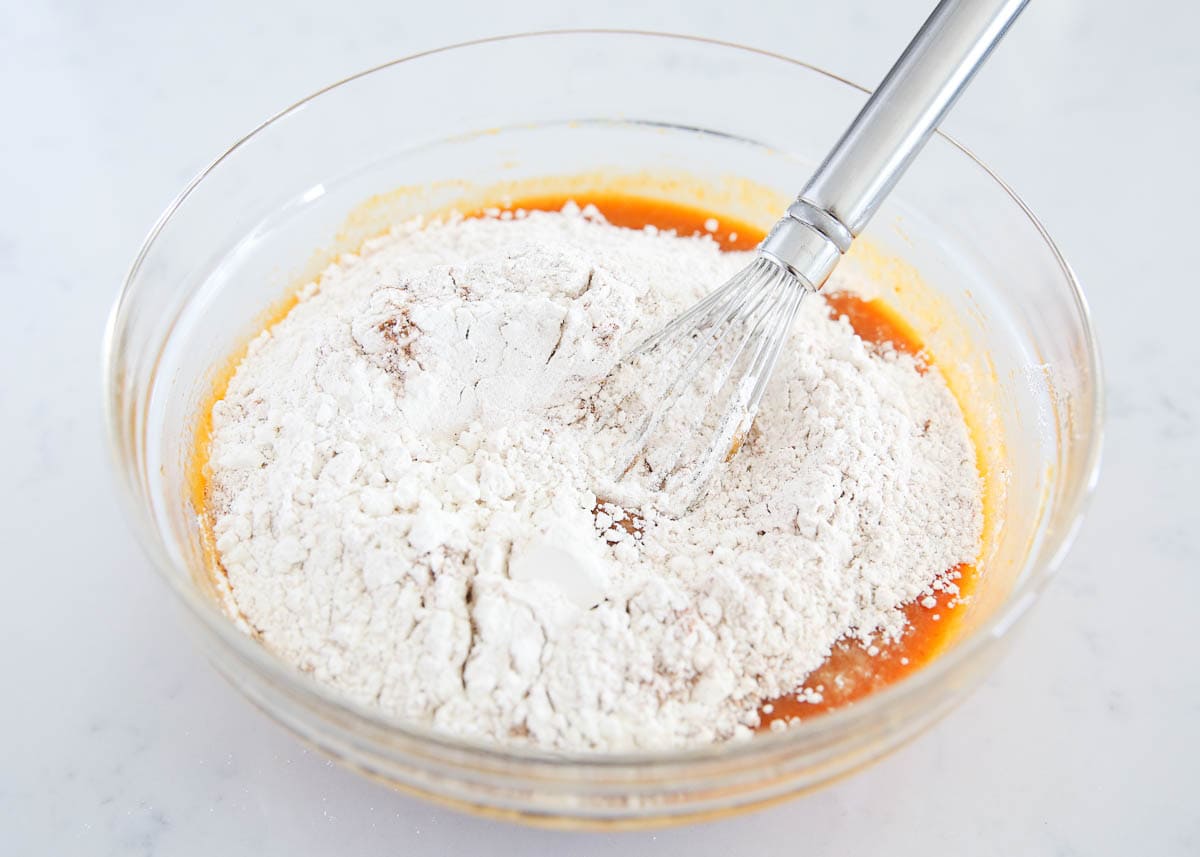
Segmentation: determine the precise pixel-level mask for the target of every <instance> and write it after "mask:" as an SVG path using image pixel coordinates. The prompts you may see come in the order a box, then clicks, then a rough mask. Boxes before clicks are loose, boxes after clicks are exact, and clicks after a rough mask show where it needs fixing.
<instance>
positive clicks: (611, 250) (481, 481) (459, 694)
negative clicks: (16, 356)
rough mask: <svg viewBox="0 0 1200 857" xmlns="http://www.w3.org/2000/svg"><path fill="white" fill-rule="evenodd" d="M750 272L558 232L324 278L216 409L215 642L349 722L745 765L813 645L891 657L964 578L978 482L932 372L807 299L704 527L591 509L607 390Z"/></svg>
mask: <svg viewBox="0 0 1200 857" xmlns="http://www.w3.org/2000/svg"><path fill="white" fill-rule="evenodd" d="M748 258H749V257H748V255H747V254H722V253H720V252H718V249H717V245H716V243H715V242H713V241H711V240H709V239H707V238H704V239H700V238H697V239H692V238H688V239H682V238H676V237H674V236H668V235H659V234H655V233H654V232H653V231H652V230H651V231H644V232H642V231H632V230H626V229H618V228H615V227H612V226H609V225H607V224H605V223H603V222H600V221H599V220H598V218H596V217H588V216H582V215H580V213H579V212H578V211H575V210H572V211H569V212H567V213H563V214H557V213H553V214H551V213H533V214H531V215H530V216H529V217H527V218H525V219H516V220H509V221H501V220H495V219H489V220H469V221H460V222H451V223H446V224H431V225H425V226H422V225H421V224H416V223H414V224H407V225H404V226H401V227H398V228H396V229H395V230H393V232H392V234H391V235H389V236H387V237H385V238H382V239H379V240H376V241H373V242H371V243H370V244H368V245H367V246H366V247H365V248H364V251H363V253H362V254H361V255H360V256H355V257H350V258H344V259H343V260H341V262H340V263H339V264H338V265H336V266H334V267H331V268H330V269H329V270H328V271H326V272H325V274H324V275H323V277H322V279H321V281H320V289H319V290H317V288H316V287H315V286H313V287H310V288H309V289H308V290H307V291H306V292H305V297H304V300H302V302H301V303H300V304H299V305H298V306H297V307H296V308H295V309H294V310H293V311H292V312H291V314H290V315H289V316H288V317H287V318H286V319H284V320H283V321H282V322H280V323H279V324H278V325H276V326H275V327H274V328H273V329H272V330H271V331H269V332H265V333H263V334H261V335H260V336H259V337H258V338H257V339H256V340H255V341H254V343H253V344H252V346H251V348H250V351H249V353H248V355H247V357H246V358H245V360H244V361H243V363H242V364H241V366H240V367H239V369H238V371H237V374H236V375H235V377H234V379H233V381H232V383H231V384H230V386H229V390H228V393H227V394H226V396H225V398H224V400H223V401H221V402H219V403H218V404H217V405H216V407H215V408H214V412H213V422H214V434H213V441H212V447H211V467H212V476H213V478H212V488H213V493H212V503H213V508H214V511H215V534H216V537H217V548H218V552H219V554H220V558H221V561H222V564H223V565H224V567H225V569H226V571H227V573H228V577H229V583H230V585H231V587H232V597H233V599H234V601H235V602H236V609H237V611H238V612H239V613H240V614H241V616H242V617H243V618H244V619H245V621H246V622H247V623H248V624H249V625H250V626H251V628H252V629H253V632H254V633H255V634H256V635H257V636H258V637H259V638H260V639H261V640H262V642H263V643H264V644H265V645H267V646H268V647H269V648H270V649H271V650H273V651H274V652H276V653H277V654H278V655H279V656H280V657H282V658H284V659H285V660H287V661H289V662H291V663H293V664H295V665H296V666H297V667H299V668H300V669H302V670H304V671H306V672H309V673H311V674H312V675H313V676H314V677H315V678H316V679H317V680H319V681H321V682H323V683H325V684H328V685H331V686H333V687H335V688H337V689H338V690H340V691H342V692H344V693H345V694H347V695H348V696H350V697H352V698H354V699H356V700H358V701H360V702H363V703H366V704H368V705H374V706H378V707H379V708H380V709H382V710H383V711H385V712H387V713H389V714H392V715H395V716H397V717H399V718H402V719H405V720H408V721H416V722H419V723H425V724H431V725H434V726H436V727H437V728H440V729H442V730H445V731H447V732H452V733H455V734H457V735H462V736H470V737H477V738H482V739H490V740H493V741H498V742H502V743H514V742H516V743H533V744H537V745H540V746H543V747H548V748H557V749H589V748H590V749H598V750H616V749H628V748H633V747H654V748H662V747H674V746H680V745H689V744H696V743H701V742H709V741H714V740H722V739H728V738H731V737H738V736H744V735H747V734H749V731H750V729H752V728H753V727H754V726H756V725H757V723H758V715H757V713H756V712H757V709H758V707H759V705H760V704H762V703H763V702H764V701H766V700H767V699H770V698H773V697H777V696H780V695H783V694H786V693H790V692H795V691H796V689H797V688H798V687H799V686H800V685H801V684H802V682H803V679H804V677H805V676H806V675H807V674H808V673H809V672H810V671H811V670H813V669H814V668H815V667H817V666H818V665H819V664H820V663H821V662H822V660H823V659H824V658H825V657H826V656H827V655H828V654H829V652H830V648H831V646H832V644H833V643H834V642H835V641H836V640H838V639H839V638H841V637H843V636H846V635H851V636H857V637H859V638H860V639H862V640H864V642H869V641H870V640H871V639H872V638H873V637H878V636H880V635H892V636H894V635H896V634H898V633H899V632H900V631H901V630H902V628H903V622H904V619H903V616H902V614H901V612H900V610H899V609H898V607H899V605H902V604H904V603H906V602H909V601H912V600H913V599H915V598H919V597H921V596H923V595H925V596H927V595H929V594H930V593H931V592H932V590H933V588H934V587H935V586H936V587H938V588H941V587H942V586H952V584H950V583H947V582H946V581H945V579H944V577H943V573H944V572H945V571H946V570H948V569H950V568H952V567H953V566H955V565H957V564H958V563H962V562H969V561H972V560H973V559H974V558H975V555H976V553H977V550H978V545H979V539H980V530H981V525H982V513H981V500H980V481H979V476H978V473H977V471H976V468H975V457H974V452H973V448H972V446H971V443H970V439H969V437H968V435H967V431H966V428H965V425H964V423H963V419H962V416H961V414H960V412H959V410H958V406H957V404H956V402H955V400H954V398H953V397H952V395H951V394H950V392H949V390H948V389H947V388H946V386H945V384H944V382H943V381H942V380H941V378H940V376H939V375H938V374H937V372H936V371H930V372H927V373H926V374H924V375H922V374H920V373H918V371H917V367H916V364H915V363H914V361H913V359H912V358H910V357H908V356H904V355H899V354H896V353H895V352H884V353H880V352H879V351H878V350H877V349H875V350H873V349H872V347H871V346H869V345H867V344H864V343H863V342H862V341H861V340H860V339H859V338H858V337H857V336H855V335H854V333H853V331H852V330H851V328H850V326H849V324H848V323H847V322H846V321H845V320H839V321H834V320H831V319H829V318H828V316H827V313H826V309H825V306H824V304H823V301H822V300H821V299H819V298H813V297H810V298H809V299H808V300H807V301H806V302H805V305H804V306H802V308H801V313H800V318H799V320H798V322H797V325H796V331H795V334H794V336H793V338H792V340H791V343H790V345H789V347H788V348H787V349H786V351H785V353H784V355H783V358H782V359H781V361H780V364H779V367H778V369H777V370H776V375H775V380H774V382H773V383H772V385H771V387H770V389H769V390H768V393H767V396H766V398H765V400H764V403H763V407H762V410H761V412H760V416H759V418H758V421H757V423H756V429H757V431H756V436H755V437H754V439H753V440H752V442H751V443H749V444H748V445H747V447H746V448H744V449H743V450H742V451H741V453H740V454H739V455H738V456H737V457H736V458H735V459H734V460H733V461H732V463H731V464H729V465H728V466H726V467H725V468H723V470H722V471H721V473H720V474H719V475H718V477H717V479H716V481H715V483H714V484H713V486H712V489H711V491H710V492H709V495H708V497H707V498H706V499H705V500H704V501H703V503H702V504H701V505H700V506H699V507H698V508H696V509H695V510H694V511H693V512H692V513H691V514H689V515H687V516H685V517H683V518H681V519H679V520H672V519H670V518H669V517H667V516H664V515H660V514H658V513H657V512H656V509H655V507H654V505H653V503H652V502H651V501H649V500H647V505H645V506H643V507H642V508H639V509H637V510H636V514H633V513H630V512H627V511H626V510H625V509H622V508H619V507H615V506H611V505H607V504H606V503H605V502H604V501H605V500H606V499H607V498H610V497H613V496H617V494H616V493H614V491H615V489H614V488H613V486H612V484H611V481H610V478H609V475H610V471H611V461H609V460H608V456H610V455H611V451H610V450H606V449H605V447H604V446H603V444H600V443H597V442H596V433H595V431H594V428H593V426H592V424H591V423H592V418H591V417H590V415H589V414H590V409H589V405H590V404H592V403H590V401H589V400H590V398H591V397H593V396H594V395H595V393H596V391H597V388H598V385H599V382H600V380H601V379H603V378H604V377H605V376H606V375H607V374H608V373H609V371H610V370H611V369H612V367H613V365H614V364H615V363H616V361H617V359H618V357H619V356H620V354H621V353H622V352H623V351H624V350H625V349H628V348H629V347H630V346H631V345H632V344H634V343H635V342H636V341H637V340H638V339H639V338H640V337H642V336H644V335H646V334H647V333H648V332H650V331H652V330H653V329H655V328H656V327H658V326H659V325H661V324H662V323H663V322H664V321H666V320H667V319H668V318H670V317H671V316H673V315H674V314H676V313H677V312H678V311H679V310H681V309H683V308H684V307H686V306H687V305H688V304H690V303H691V302H693V301H694V300H695V299H696V298H697V297H698V296H699V295H700V294H701V293H702V292H703V291H705V290H706V288H708V287H711V286H714V285H716V284H719V283H720V282H721V281H723V280H724V279H725V278H726V277H727V276H729V275H730V274H732V273H733V272H735V271H736V270H738V269H739V268H740V267H741V266H743V265H744V264H745V263H746V261H747V259H748ZM830 287H831V288H842V289H845V288H851V289H852V288H853V287H854V284H853V283H852V282H847V281H846V280H845V278H843V279H842V280H840V281H838V280H835V282H833V283H832V284H831V286H830ZM598 503H599V504H600V507H599V510H597V505H598ZM635 523H636V525H637V526H636V527H635V526H634V524H635ZM627 530H632V531H633V532H634V533H636V536H635V535H634V534H631V533H630V532H627Z"/></svg>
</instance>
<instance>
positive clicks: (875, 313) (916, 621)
mask: <svg viewBox="0 0 1200 857" xmlns="http://www.w3.org/2000/svg"><path fill="white" fill-rule="evenodd" d="M571 200H573V201H574V202H576V203H578V204H579V205H581V206H586V205H588V204H591V205H594V206H595V207H596V208H597V209H599V211H600V212H601V213H602V214H603V215H604V217H605V218H606V219H607V220H608V221H609V222H610V223H612V224H614V225H617V226H625V227H629V228H634V229H641V228H644V227H646V226H653V227H656V228H658V229H662V230H673V231H675V232H676V233H677V234H680V235H703V234H707V235H710V236H711V237H712V238H713V239H714V240H716V241H717V242H718V243H719V244H720V246H721V248H722V249H723V250H751V249H753V248H754V247H755V246H756V245H757V244H758V242H759V241H761V240H762V239H763V237H764V233H763V231H762V230H761V229H758V228H757V227H754V226H751V225H749V224H747V223H742V222H737V221H734V220H731V219H729V218H725V217H721V216H719V215H716V214H713V213H712V212H708V211H704V210H702V209H699V208H693V207H691V206H686V205H681V204H678V203H673V202H666V201H663V200H658V199H651V198H646V197H638V196H631V195H627V194H604V193H596V194H587V195H580V194H573V195H571V196H538V197H527V198H522V199H520V200H517V201H515V202H514V203H512V204H511V205H509V206H507V210H513V211H517V210H526V211H530V210H543V211H558V210H560V209H561V208H562V207H563V206H564V205H565V204H566V203H567V202H568V201H571ZM493 211H494V209H489V210H488V212H489V213H491V212H493ZM484 215H485V212H484V211H474V212H466V216H468V217H482V216H484ZM714 226H715V229H714V228H713V227H714ZM810 299H811V298H810ZM820 299H821V300H824V301H825V302H826V304H827V305H828V307H829V312H830V314H831V315H832V316H834V317H838V316H845V317H846V318H847V320H848V321H849V322H850V324H851V326H852V327H853V328H854V330H855V332H856V333H858V335H859V336H861V337H862V338H863V339H864V340H866V341H868V342H872V343H875V344H878V345H890V346H891V347H894V348H895V349H897V350H898V351H902V352H905V353H908V354H913V355H916V356H918V357H919V358H920V360H921V361H922V368H921V370H920V371H926V369H925V367H927V366H929V365H931V359H930V357H929V355H928V354H927V353H925V351H924V347H923V344H922V342H921V339H920V337H919V336H918V334H917V332H916V331H915V330H914V329H913V328H912V327H910V326H909V325H908V324H907V323H906V322H905V321H904V319H903V318H901V317H900V315H899V314H897V313H896V312H895V311H894V310H893V309H891V308H890V307H889V306H888V305H887V304H885V303H883V302H882V301H880V300H878V299H864V298H861V297H858V296H857V295H852V294H847V293H838V292H832V293H825V292H822V293H820ZM295 303H296V300H295V298H294V297H292V298H289V299H286V300H285V301H283V302H282V303H281V304H280V305H279V306H277V307H273V308H272V309H271V311H269V312H268V313H267V314H266V315H264V322H265V323H264V325H263V326H264V327H266V328H269V327H272V326H273V325H274V324H275V323H277V322H279V321H281V320H282V319H283V318H284V317H285V316H286V315H287V313H288V312H289V311H290V310H291V309H292V307H293V306H295ZM243 354H244V349H243V352H240V353H238V354H235V355H233V356H232V357H231V360H230V361H229V363H228V365H227V366H226V367H223V369H222V370H221V371H220V373H219V375H218V378H217V379H216V382H215V383H214V389H213V395H212V397H211V398H210V400H209V401H208V402H207V405H206V407H205V408H204V409H203V411H202V413H201V415H200V423H199V425H198V428H197V432H196V438H195V446H194V454H193V458H192V462H191V464H192V466H191V467H190V468H189V469H190V474H191V479H190V480H189V482H190V489H191V490H190V494H191V496H190V499H191V502H192V504H193V507H194V508H195V510H196V512H197V513H198V515H199V517H200V519H201V521H202V524H203V529H204V530H205V533H204V534H203V536H204V542H205V544H204V548H205V553H206V554H207V556H208V558H209V560H210V562H211V563H212V566H213V568H214V569H215V570H216V571H217V572H218V573H221V572H222V570H221V568H220V562H219V559H218V558H217V556H216V551H215V549H214V545H213V542H212V533H211V515H210V510H209V508H208V487H209V485H208V482H209V480H208V448H209V441H210V435H211V427H212V406H213V404H215V402H217V401H219V400H220V399H221V398H222V397H223V396H224V392H225V389H226V387H227V386H228V383H229V380H230V379H231V378H232V376H233V373H234V371H235V369H236V367H237V364H238V363H239V362H240V361H241V357H242V356H243ZM950 571H951V572H952V574H953V575H954V576H955V578H956V579H955V583H957V585H958V590H959V591H958V592H957V593H956V594H950V593H947V592H935V593H934V595H933V598H934V599H935V600H936V604H935V605H934V606H932V607H925V606H923V605H922V604H921V603H919V602H913V603H910V604H908V605H907V606H906V607H905V608H904V612H905V615H906V617H907V619H908V627H907V629H906V631H905V633H904V634H903V636H902V637H901V638H900V639H899V640H897V641H894V642H887V641H882V640H881V641H877V642H876V645H875V646H874V647H871V648H870V649H868V648H867V647H865V646H864V645H863V644H862V643H861V642H859V641H857V640H843V641H841V642H839V643H837V644H836V645H835V646H834V649H833V651H832V653H831V654H830V656H829V657H828V658H827V659H826V660H825V662H824V663H823V664H822V665H821V666H820V667H819V668H818V669H816V670H815V671H814V672H813V673H812V674H810V675H809V677H808V679H807V681H806V682H805V684H804V687H802V688H797V693H795V694H789V695H787V696H784V697H782V698H780V699H775V700H771V701H770V702H769V703H767V704H765V705H764V706H763V707H762V708H761V709H760V711H759V713H760V715H761V718H762V725H761V727H760V728H762V729H767V728H769V727H770V725H771V723H772V722H773V721H776V720H783V721H784V722H787V721H790V720H792V719H794V718H807V717H812V716H814V715H817V714H820V713H823V712H825V711H829V710H831V709H834V708H838V707H840V706H844V705H847V704H850V703H853V702H855V701H856V700H858V699H861V698H862V697H864V696H867V695H868V694H870V693H872V692H873V691H875V690H878V689H880V688H882V687H885V686H887V685H889V684H891V683H892V682H895V681H897V680H898V679H900V678H902V677H904V676H906V675H908V674H910V673H912V672H915V671H916V670H919V669H920V668H921V667H922V666H924V665H925V664H927V663H929V661H930V660H932V659H933V658H934V657H935V656H936V655H938V654H939V653H940V652H941V651H942V650H943V648H945V646H946V645H947V644H948V643H949V641H950V639H952V637H953V634H952V632H953V630H954V629H955V628H956V626H957V624H958V623H959V622H960V621H961V619H962V611H963V605H964V603H965V601H966V600H967V598H968V597H969V595H970V593H971V592H972V590H973V589H974V586H975V584H976V581H977V578H978V574H977V572H976V569H975V568H974V567H973V566H970V565H961V566H958V567H956V568H954V569H951V570H950ZM922 600H924V599H922Z"/></svg>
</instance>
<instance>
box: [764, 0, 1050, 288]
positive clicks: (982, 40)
mask: <svg viewBox="0 0 1200 857" xmlns="http://www.w3.org/2000/svg"><path fill="white" fill-rule="evenodd" d="M1027 2H1028V0H942V2H940V3H939V4H938V6H937V8H936V9H934V10H933V14H931V15H930V16H929V19H928V20H927V21H926V22H925V24H924V25H923V26H922V27H921V29H920V31H919V32H918V33H917V34H916V36H914V37H913V40H912V41H911V42H909V44H908V47H907V48H905V50H904V53H903V54H901V56H900V58H899V59H898V60H897V61H896V63H895V65H893V66H892V68H891V70H890V71H889V72H888V73H887V77H885V78H884V79H883V83H881V84H880V85H879V88H878V89H876V90H875V93H874V94H873V95H872V96H871V97H870V99H869V100H868V101H867V103H866V105H865V106H864V107H863V109H862V110H861V111H859V114H858V116H856V117H855V119H854V121H853V122H852V123H851V124H850V127H849V128H847V129H846V132H845V133H844V134H842V137H841V139H840V140H838V142H837V144H836V145H835V146H834V147H833V150H832V151H831V152H830V153H829V155H828V156H827V157H826V158H825V161H824V163H822V164H821V166H820V167H818V168H817V171H816V172H815V173H814V174H813V176H812V178H810V179H809V181H808V184H807V185H805V186H804V190H802V191H801V192H800V196H799V197H798V198H797V200H796V202H795V203H793V204H792V205H791V206H790V207H789V208H788V212H787V216H786V217H784V219H783V220H781V221H780V222H779V224H777V225H776V227H775V229H774V230H772V233H771V235H770V236H769V237H768V238H767V240H766V241H764V242H763V245H762V247H761V248H760V249H761V251H762V252H764V253H765V254H766V255H768V256H771V257H773V258H775V259H776V260H777V261H780V262H782V263H783V264H785V265H786V266H787V267H789V268H791V269H792V270H793V272H794V273H796V274H797V275H798V276H800V277H801V278H802V279H804V280H805V281H806V282H808V283H809V284H810V285H812V286H813V287H814V288H819V287H820V286H821V285H822V284H823V283H824V281H825V279H826V278H827V277H828V276H829V273H830V272H831V271H832V270H833V267H834V266H835V265H836V264H837V261H838V259H839V258H840V257H841V254H842V253H845V252H846V250H847V249H849V246H850V242H851V240H852V239H853V237H854V236H856V235H858V233H859V232H861V231H862V229H863V227H864V226H866V224H867V221H869V220H870V219H871V216H872V215H873V214H874V213H875V211H876V209H878V208H879V205H880V203H882V202H883V200H884V198H885V197H886V196H887V195H888V193H889V192H890V191H891V190H892V188H893V187H894V186H895V184H896V182H897V181H899V179H900V176H901V175H903V173H904V171H905V170H906V169H907V168H908V165H909V164H910V163H912V160H913V158H915V157H916V155H917V153H918V152H919V151H920V150H921V147H922V146H924V145H925V142H926V141H927V140H928V139H929V137H930V136H931V135H932V134H933V132H934V129H936V128H937V126H938V123H940V122H941V121H942V119H943V117H945V115H946V113H947V112H948V111H949V110H950V108H951V106H953V104H954V102H955V100H956V99H957V98H958V96H959V94H960V93H961V92H962V91H963V89H964V88H966V85H967V84H968V83H969V82H970V80H971V78H972V77H973V76H974V74H975V72H976V71H977V70H978V68H979V66H980V65H982V64H983V61H984V60H985V59H987V57H988V55H989V54H990V53H991V51H992V48H994V47H995V46H996V44H997V43H998V42H999V41H1000V39H1001V38H1002V37H1003V36H1004V34H1005V33H1006V32H1007V31H1008V28H1009V26H1010V25H1011V24H1012V22H1013V21H1014V20H1016V17H1017V15H1019V14H1020V13H1021V10H1022V9H1024V8H1025V5H1026V3H1027ZM813 233H816V234H815V235H814V234H813Z"/></svg>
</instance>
